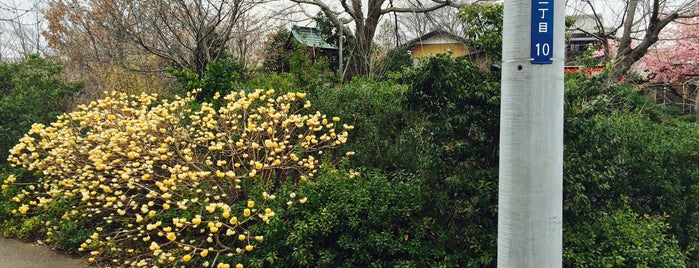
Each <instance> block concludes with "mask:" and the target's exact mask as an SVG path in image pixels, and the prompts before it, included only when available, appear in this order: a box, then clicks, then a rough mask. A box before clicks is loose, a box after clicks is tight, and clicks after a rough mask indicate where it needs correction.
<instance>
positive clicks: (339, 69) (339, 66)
mask: <svg viewBox="0 0 699 268" xmlns="http://www.w3.org/2000/svg"><path fill="white" fill-rule="evenodd" d="M337 35H338V38H337V47H338V49H337V60H338V64H337V75H338V76H339V77H340V84H342V83H343V82H344V81H345V73H344V72H343V70H342V64H343V62H342V24H340V25H339V26H337Z"/></svg>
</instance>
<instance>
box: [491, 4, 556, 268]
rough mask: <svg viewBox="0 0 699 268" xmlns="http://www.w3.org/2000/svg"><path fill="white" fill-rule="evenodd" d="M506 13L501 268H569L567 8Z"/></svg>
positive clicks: (510, 8) (532, 7) (513, 8)
mask: <svg viewBox="0 0 699 268" xmlns="http://www.w3.org/2000/svg"><path fill="white" fill-rule="evenodd" d="M504 5H505V14H504V25H503V27H504V28H503V50H502V52H503V53H502V57H503V64H502V102H501V115H500V165H499V200H498V257H497V262H498V267H500V268H504V267H516V268H523V267H537V268H539V267H544V268H548V267H561V266H562V244H563V243H562V237H563V235H562V227H561V225H562V220H563V219H562V218H563V216H562V214H563V209H562V203H563V201H562V200H563V198H562V197H563V65H564V62H563V59H564V57H565V56H564V53H565V51H564V38H565V33H564V31H565V29H564V28H565V24H564V23H565V22H564V18H565V3H564V1H562V0H555V3H554V0H508V1H504Z"/></svg>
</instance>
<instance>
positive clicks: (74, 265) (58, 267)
mask: <svg viewBox="0 0 699 268" xmlns="http://www.w3.org/2000/svg"><path fill="white" fill-rule="evenodd" d="M35 267H36V268H44V267H47V268H48V267H51V268H81V267H88V266H87V262H86V261H84V260H81V259H76V258H71V257H69V256H66V255H61V254H58V253H56V252H55V251H53V250H51V249H50V248H49V247H46V246H42V245H38V244H36V243H34V244H32V243H27V242H23V241H19V240H15V239H8V238H4V237H2V236H0V268H35Z"/></svg>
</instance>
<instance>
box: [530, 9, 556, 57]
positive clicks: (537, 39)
mask: <svg viewBox="0 0 699 268" xmlns="http://www.w3.org/2000/svg"><path fill="white" fill-rule="evenodd" d="M553 1H554V0H532V14H531V15H532V26H531V37H532V38H531V40H532V41H531V57H532V63H533V64H551V57H552V54H553Z"/></svg>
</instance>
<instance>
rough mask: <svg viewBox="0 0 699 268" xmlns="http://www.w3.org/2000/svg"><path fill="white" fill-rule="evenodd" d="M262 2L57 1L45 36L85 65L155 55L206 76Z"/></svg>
mask: <svg viewBox="0 0 699 268" xmlns="http://www.w3.org/2000/svg"><path fill="white" fill-rule="evenodd" d="M260 2H261V1H257V0H205V1H187V0H89V1H79V0H51V1H49V8H48V9H47V10H46V12H45V16H46V18H47V19H48V20H49V27H48V30H47V31H46V33H45V35H46V37H47V39H48V41H49V44H50V45H51V47H52V48H54V49H56V50H57V52H58V53H60V54H62V55H66V56H67V57H68V58H69V59H71V60H76V61H78V62H81V63H82V64H85V62H91V61H96V62H110V63H121V64H123V63H124V62H126V61H132V62H133V61H134V60H135V59H136V58H137V57H138V56H141V55H150V56H153V57H154V58H155V59H158V60H160V61H161V62H164V63H165V65H167V66H171V67H176V68H181V69H186V70H190V71H194V72H195V73H197V74H199V75H201V74H203V72H204V71H205V67H206V65H207V64H208V63H209V62H212V61H215V60H217V59H219V58H220V57H221V55H223V52H224V50H226V48H227V46H228V45H229V42H230V41H231V40H232V39H233V38H234V37H235V34H236V33H235V32H234V30H235V29H237V28H236V27H235V26H236V25H237V24H238V23H239V22H240V18H241V17H242V16H243V15H244V14H245V13H247V12H248V11H250V10H251V9H252V8H253V7H255V6H256V5H257V4H259V3H260ZM133 56H136V57H133ZM140 58H143V57H140ZM161 67H162V66H161Z"/></svg>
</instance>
